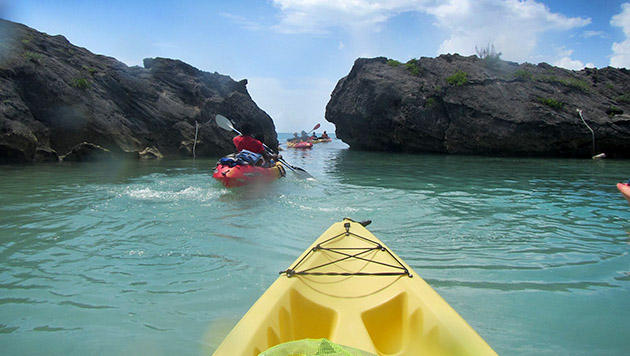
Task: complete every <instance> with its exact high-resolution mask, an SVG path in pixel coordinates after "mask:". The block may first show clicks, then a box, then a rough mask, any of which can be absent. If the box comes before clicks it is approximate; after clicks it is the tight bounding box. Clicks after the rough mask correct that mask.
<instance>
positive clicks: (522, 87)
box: [326, 54, 630, 158]
mask: <svg viewBox="0 0 630 356" xmlns="http://www.w3.org/2000/svg"><path fill="white" fill-rule="evenodd" d="M578 110H581V111H582V116H580V113H579V112H578ZM628 114H630V72H629V71H628V70H627V69H615V68H610V67H609V68H603V69H588V68H587V69H584V70H581V71H570V70H565V69H561V68H557V67H553V66H551V65H548V64H545V63H542V64H539V65H532V64H517V63H513V62H507V61H503V60H501V59H499V58H498V56H496V57H486V58H483V59H481V58H479V57H478V56H471V57H463V56H460V55H457V54H455V55H441V56H439V57H437V58H421V59H419V60H416V59H413V60H411V61H409V62H407V63H400V62H398V61H396V60H392V59H387V58H382V57H380V58H373V59H363V58H362V59H357V60H356V61H355V63H354V66H353V68H352V70H351V71H350V73H349V74H348V75H347V76H346V77H344V78H342V79H341V80H340V81H339V82H338V84H337V86H336V88H335V90H334V92H333V93H332V95H331V99H330V101H329V103H328V105H327V107H326V119H327V120H328V121H330V122H332V123H334V124H335V126H336V135H337V138H340V139H341V140H343V141H344V142H346V143H347V144H348V145H350V147H351V148H353V149H361V150H377V151H394V152H413V153H420V152H427V153H429V152H433V153H452V154H473V155H493V156H553V157H591V156H592V155H595V154H599V153H605V154H606V155H607V156H608V157H618V158H630V116H629V115H628ZM582 118H583V119H584V121H583V120H582ZM591 130H592V131H591ZM593 136H594V138H595V140H594V142H593Z"/></svg>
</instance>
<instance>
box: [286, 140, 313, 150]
mask: <svg viewBox="0 0 630 356" xmlns="http://www.w3.org/2000/svg"><path fill="white" fill-rule="evenodd" d="M287 147H289V148H301V149H305V148H313V144H312V143H311V142H307V141H302V142H291V141H288V142H287Z"/></svg>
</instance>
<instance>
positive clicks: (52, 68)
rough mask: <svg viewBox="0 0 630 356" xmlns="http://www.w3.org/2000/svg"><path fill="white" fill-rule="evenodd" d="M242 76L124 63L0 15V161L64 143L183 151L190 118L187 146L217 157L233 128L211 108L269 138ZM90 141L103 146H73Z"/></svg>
mask: <svg viewBox="0 0 630 356" xmlns="http://www.w3.org/2000/svg"><path fill="white" fill-rule="evenodd" d="M246 84H247V81H246V80H242V81H240V82H236V81H234V80H232V79H231V78H230V77H228V76H225V75H221V74H218V73H216V72H215V73H207V72H203V71H200V70H198V69H196V68H193V67H192V66H190V65H188V64H186V63H183V62H181V61H179V60H172V59H165V58H152V59H145V60H144V68H141V67H128V66H126V65H125V64H124V63H122V62H119V61H117V60H116V59H114V58H111V57H106V56H102V55H95V54H93V53H91V52H90V51H88V50H87V49H85V48H81V47H77V46H74V45H72V44H71V43H70V42H68V41H67V40H66V38H64V37H63V36H49V35H47V34H44V33H41V32H38V31H36V30H34V29H31V28H29V27H27V26H24V25H21V24H17V23H13V22H10V21H5V20H1V19H0V163H12V162H33V161H57V160H58V157H59V156H63V155H66V154H68V153H70V152H71V151H72V152H74V153H72V154H71V155H69V156H68V159H79V160H80V159H82V157H110V156H111V155H113V156H121V155H122V156H124V157H149V158H157V157H161V156H162V155H164V156H188V157H190V156H192V148H193V144H194V139H195V131H196V126H195V122H197V123H199V127H198V132H197V143H196V147H195V153H196V156H197V157H203V156H212V157H218V156H220V155H223V154H225V153H229V152H231V151H233V149H234V146H233V144H232V142H231V138H232V137H233V136H234V134H233V133H230V132H226V131H224V130H222V129H220V128H219V127H218V126H217V125H216V124H215V122H214V117H215V115H216V114H222V115H224V116H226V117H228V118H230V119H231V120H232V121H234V122H235V124H236V127H237V128H238V126H239V124H241V123H243V122H245V121H248V122H251V123H252V125H253V127H254V129H255V130H256V131H258V132H261V133H263V134H264V136H265V139H266V144H267V145H269V146H270V147H272V148H276V147H277V145H278V141H277V138H276V132H275V127H274V124H273V121H272V119H271V118H270V117H269V115H267V114H266V113H265V112H264V111H262V110H261V109H260V108H258V106H257V105H256V104H255V103H254V102H253V100H252V99H251V97H250V96H249V94H248V92H247V89H246ZM77 150H78V151H77ZM86 150H87V151H86ZM95 150H97V151H98V150H102V152H101V153H104V154H98V155H95V154H89V155H86V154H77V152H88V151H89V152H96V151H95ZM140 152H143V155H140ZM147 152H149V154H148V156H147ZM125 153H132V154H131V155H129V154H125ZM70 157H72V158H70Z"/></svg>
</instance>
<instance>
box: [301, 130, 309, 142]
mask: <svg viewBox="0 0 630 356" xmlns="http://www.w3.org/2000/svg"><path fill="white" fill-rule="evenodd" d="M300 137H301V138H302V141H308V133H306V131H304V130H302V132H301V133H300Z"/></svg>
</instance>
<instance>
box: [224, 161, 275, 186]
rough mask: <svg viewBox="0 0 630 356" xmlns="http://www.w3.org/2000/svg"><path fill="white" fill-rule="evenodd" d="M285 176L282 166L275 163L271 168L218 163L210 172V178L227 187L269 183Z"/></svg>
mask: <svg viewBox="0 0 630 356" xmlns="http://www.w3.org/2000/svg"><path fill="white" fill-rule="evenodd" d="M284 176H285V171H284V167H282V165H281V164H280V163H276V164H275V166H273V167H271V168H264V167H258V166H251V165H235V166H230V165H227V164H218V165H217V166H216V168H215V169H214V172H213V173H212V178H214V179H216V180H217V181H219V182H221V183H222V184H223V185H224V186H225V187H227V188H236V187H242V186H244V185H251V184H258V183H269V182H272V181H274V180H276V179H278V178H280V177H284Z"/></svg>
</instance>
